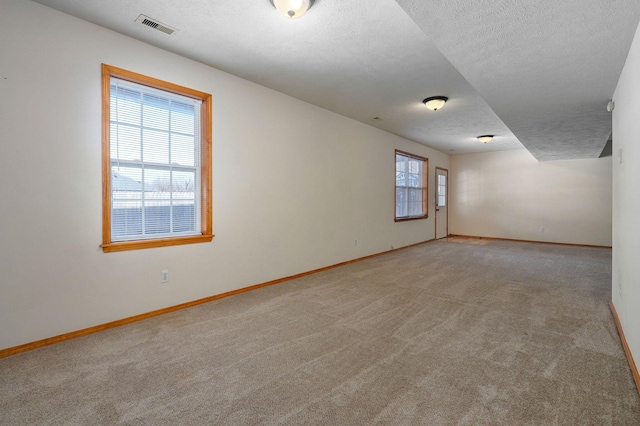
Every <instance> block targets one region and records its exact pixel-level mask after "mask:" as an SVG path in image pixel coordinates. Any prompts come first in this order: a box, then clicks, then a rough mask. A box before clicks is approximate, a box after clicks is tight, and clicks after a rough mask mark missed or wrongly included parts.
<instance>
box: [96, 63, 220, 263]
mask: <svg viewBox="0 0 640 426" xmlns="http://www.w3.org/2000/svg"><path fill="white" fill-rule="evenodd" d="M103 105H104V110H103V127H104V130H103V192H104V193H103V244H102V247H103V249H104V251H119V250H131V249H138V248H146V247H158V246H166V245H176V244H187V243H195V242H203V241H211V238H212V237H213V235H212V232H211V185H210V181H211V179H210V170H211V169H210V166H211V159H210V158H211V153H210V144H211V141H210V139H211V136H210V135H211V130H210V129H211V118H210V117H211V96H210V95H208V94H206V93H202V92H198V91H194V90H192V89H187V88H183V87H180V86H177V85H174V84H171V83H166V82H163V81H160V80H156V79H152V78H149V77H146V76H142V75H139V74H135V73H131V72H129V71H125V70H121V69H118V68H114V67H110V66H108V65H103Z"/></svg>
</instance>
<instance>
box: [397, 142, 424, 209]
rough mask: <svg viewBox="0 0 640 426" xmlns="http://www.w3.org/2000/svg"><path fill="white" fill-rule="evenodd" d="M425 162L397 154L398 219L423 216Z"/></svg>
mask: <svg viewBox="0 0 640 426" xmlns="http://www.w3.org/2000/svg"><path fill="white" fill-rule="evenodd" d="M423 167H424V161H423V160H420V159H417V158H413V157H410V156H408V155H403V154H399V153H396V218H405V217H418V216H423V215H424V212H423V210H422V206H423V202H422V201H423V200H422V194H423V187H422V181H423V180H422V176H423V175H422V174H423Z"/></svg>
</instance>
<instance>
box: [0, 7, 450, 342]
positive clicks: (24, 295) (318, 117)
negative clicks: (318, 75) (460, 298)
mask: <svg viewBox="0 0 640 426" xmlns="http://www.w3.org/2000/svg"><path fill="white" fill-rule="evenodd" d="M0 46H1V49H0V64H1V66H0V134H1V141H0V182H2V184H1V185H0V199H1V200H2V201H1V204H0V242H1V243H0V244H1V245H0V324H2V326H1V332H0V349H2V348H7V347H12V346H16V345H19V344H23V343H27V342H32V341H36V340H39V339H43V338H47V337H51V336H54V335H58V334H61V333H65V332H70V331H74V330H78V329H82V328H85V327H90V326H93V325H97V324H102V323H105V322H109V321H113V320H117V319H120V318H125V317H128V316H132V315H136V314H140V313H144V312H149V311H152V310H155V309H159V308H163V307H167V306H172V305H176V304H179V303H183V302H187V301H191V300H196V299H199V298H203V297H207V296H211V295H215V294H220V293H223V292H226V291H229V290H234V289H238V288H242V287H246V286H250V285H253V284H257V283H262V282H266V281H269V280H273V279H277V278H281V277H284V276H289V275H293V274H296V273H300V272H304V271H309V270H312V269H316V268H320V267H323V266H327V265H332V264H335V263H339V262H342V261H346V260H350V259H354V258H359V257H362V256H366V255H369V254H373V253H378V252H382V251H385V250H388V249H390V248H391V246H395V247H401V246H406V245H410V244H413V243H417V242H421V241H425V240H429V239H432V238H433V237H434V222H433V216H432V217H430V218H429V219H428V220H419V221H410V222H403V223H395V222H394V220H393V215H394V184H395V180H394V167H395V162H394V149H402V150H405V151H409V152H412V153H415V154H417V155H421V156H425V157H429V159H430V162H429V165H430V171H429V176H430V177H432V176H434V174H435V167H436V166H440V167H445V168H448V167H449V156H448V155H446V154H443V153H440V152H437V151H434V150H432V149H429V148H426V147H424V146H422V145H418V144H415V143H413V142H410V141H408V140H405V139H402V138H399V137H396V136H393V135H391V134H388V133H385V132H382V131H379V130H377V129H375V128H373V127H370V126H366V125H363V124H361V123H358V122H355V121H353V120H351V119H347V118H345V117H342V116H339V115H336V114H334V113H331V112H328V111H326V110H323V109H320V108H317V107H315V106H313V105H309V104H307V103H304V102H301V101H298V100H296V99H293V98H291V97H288V96H285V95H283V94H280V93H277V92H274V91H272V90H269V89H266V88H264V87H261V86H258V85H256V84H253V83H250V82H247V81H245V80H242V79H240V78H237V77H234V76H231V75H229V74H226V73H223V72H220V71H218V70H215V69H213V68H210V67H207V66H204V65H202V64H199V63H196V62H193V61H190V60H187V59H185V58H182V57H179V56H176V55H174V54H171V53H168V52H166V51H163V50H159V49H156V48H153V47H151V46H149V45H146V44H143V43H140V42H137V41H134V40H132V39H129V38H127V37H124V36H122V35H119V34H116V33H113V32H110V31H108V30H105V29H104V28H101V27H98V26H95V25H92V24H89V23H86V22H84V21H81V20H78V19H75V18H72V17H70V16H67V15H64V14H61V13H58V12H55V11H53V10H51V9H49V8H46V7H43V6H40V5H38V4H36V3H32V2H30V1H26V0H24V1H22V0H3V1H2V2H0ZM103 62H104V63H108V64H111V65H114V66H117V67H121V68H125V69H129V70H132V71H135V72H138V73H142V74H146V75H149V76H152V77H155V78H159V79H163V80H167V81H171V82H174V83H176V84H180V85H183V86H187V87H191V88H194V89H197V90H201V91H204V92H208V93H211V94H212V95H213V206H214V218H213V221H214V233H215V234H216V237H215V238H214V240H213V242H212V243H210V244H195V245H188V246H176V247H165V248H156V249H147V250H138V251H130V252H122V253H108V254H105V253H103V252H102V250H101V249H100V248H99V244H100V243H101V229H102V228H101V208H102V204H101V203H102V200H101V169H100V167H101V158H100V143H101V142H100V135H101V123H100V114H101V112H100V111H101V110H100V108H101V93H100V64H101V63H103ZM433 198H434V197H433V185H432V186H431V188H430V196H429V199H430V203H431V206H430V211H431V212H433V208H434V207H433ZM354 240H357V245H354ZM163 269H169V271H170V278H171V280H170V282H169V283H167V284H160V271H161V270H163Z"/></svg>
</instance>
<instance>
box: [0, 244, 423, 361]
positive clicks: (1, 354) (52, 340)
mask: <svg viewBox="0 0 640 426" xmlns="http://www.w3.org/2000/svg"><path fill="white" fill-rule="evenodd" d="M431 241H434V240H433V239H431V240H427V241H422V242H419V243H416V244H411V245H408V246H404V247H399V248H394V249H391V250H386V251H382V252H379V253H375V254H370V255H368V256H364V257H359V258H357V259H351V260H347V261H345V262H340V263H336V264H335V265H329V266H325V267H322V268H318V269H314V270H311V271H307V272H302V273H299V274H295V275H290V276H288V277H284V278H278V279H275V280H271V281H267V282H264V283H261V284H255V285H252V286H249V287H243V288H239V289H237V290H232V291H228V292H226V293H221V294H216V295H214V296H209V297H205V298H203V299H198V300H193V301H191V302H186V303H181V304H179V305H175V306H169V307H167V308H163V309H158V310H155V311H151V312H147V313H144V314H140V315H134V316H132V317H128V318H123V319H120V320H117V321H111V322H108V323H105V324H100V325H96V326H93V327H88V328H83V329H81V330H76V331H72V332H69V333H64V334H60V335H58V336H53V337H48V338H46V339H42V340H37V341H35V342H31V343H25V344H23V345H18V346H13V347H10V348H6V349H1V350H0V358H6V357H8V356H11V355H17V354H20V353H23V352H28V351H31V350H34V349H38V348H42V347H45V346H49V345H53V344H56V343H60V342H64V341H65V340H71V339H75V338H77V337H82V336H87V335H89V334H93V333H98V332H100V331H104V330H108V329H110V328H115V327H120V326H122V325H125V324H130V323H132V322H137V321H142V320H145V319H147V318H152V317H156V316H158V315H163V314H167V313H169V312H174V311H179V310H181V309H186V308H190V307H192V306H196V305H201V304H203V303H207V302H212V301H214V300H218V299H223V298H225V297H229V296H233V295H235V294H240V293H245V292H247V291H251V290H256V289H258V288H262V287H267V286H270V285H274V284H279V283H281V282H284V281H290V280H294V279H296V278H301V277H304V276H307V275H312V274H316V273H318V272H322V271H327V270H329V269H333V268H338V267H340V266H344V265H348V264H350V263H356V262H360V261H362V260H365V259H370V258H372V257H376V256H381V255H383V254H387V253H391V252H394V251H398V250H404V249H407V248H409V247H415V246H418V245H421V244H426V243H429V242H431Z"/></svg>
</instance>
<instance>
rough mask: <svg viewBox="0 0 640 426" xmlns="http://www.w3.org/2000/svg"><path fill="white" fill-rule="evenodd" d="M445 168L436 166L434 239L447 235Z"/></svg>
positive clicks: (447, 198) (446, 180) (446, 183)
mask: <svg viewBox="0 0 640 426" xmlns="http://www.w3.org/2000/svg"><path fill="white" fill-rule="evenodd" d="M448 173H449V171H448V170H447V169H441V168H439V167H436V221H435V222H436V239H439V238H445V237H446V236H447V235H449V215H448V214H447V207H448V204H449V196H448V188H447V185H448V177H447V175H448Z"/></svg>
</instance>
